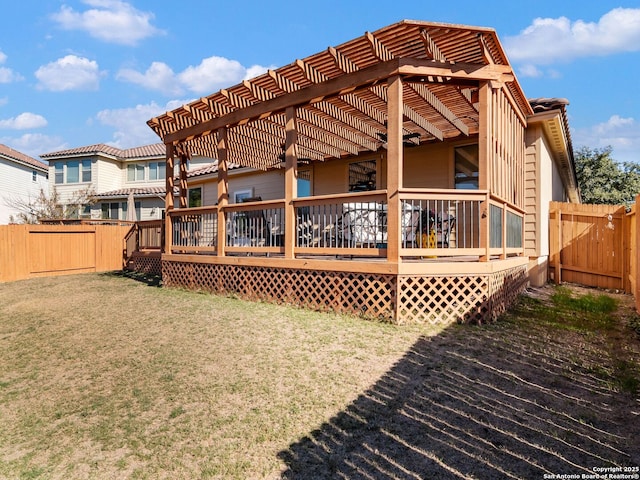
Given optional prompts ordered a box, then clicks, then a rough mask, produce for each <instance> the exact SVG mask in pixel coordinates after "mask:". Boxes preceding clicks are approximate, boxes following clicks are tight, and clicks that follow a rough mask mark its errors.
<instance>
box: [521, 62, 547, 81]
mask: <svg viewBox="0 0 640 480" xmlns="http://www.w3.org/2000/svg"><path fill="white" fill-rule="evenodd" d="M518 73H519V74H520V75H521V76H522V77H530V78H537V77H541V76H543V75H544V73H543V72H542V70H540V69H539V68H538V67H536V66H535V65H530V64H528V65H523V66H521V67H520V68H518Z"/></svg>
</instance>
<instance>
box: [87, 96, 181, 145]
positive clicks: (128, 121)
mask: <svg viewBox="0 0 640 480" xmlns="http://www.w3.org/2000/svg"><path fill="white" fill-rule="evenodd" d="M189 101H190V100H173V101H171V102H169V103H167V104H166V105H165V106H160V105H158V104H157V103H155V102H151V103H150V104H147V105H136V106H135V107H132V108H120V109H113V110H101V111H100V112H98V114H97V115H96V118H97V120H98V121H99V122H100V123H101V124H102V125H106V126H109V127H114V128H115V132H114V134H113V138H114V140H113V141H112V142H109V143H110V144H111V145H113V146H114V147H118V148H131V147H137V146H140V145H148V144H152V143H157V142H159V141H160V137H158V136H157V135H156V134H155V133H154V131H153V130H151V128H149V126H148V125H147V120H149V119H151V118H153V117H155V116H158V115H160V114H162V113H164V112H166V111H167V110H173V109H174V108H177V107H179V106H181V105H184V104H185V103H188V102H189Z"/></svg>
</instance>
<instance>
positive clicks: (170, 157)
mask: <svg viewBox="0 0 640 480" xmlns="http://www.w3.org/2000/svg"><path fill="white" fill-rule="evenodd" d="M532 113H533V112H532V110H531V107H530V105H529V103H528V102H527V100H526V98H525V96H524V94H523V92H522V90H521V88H520V86H519V84H518V82H517V81H516V79H515V76H514V73H513V70H512V68H511V66H510V65H509V63H508V61H507V58H506V56H505V54H504V51H503V49H502V47H501V45H500V42H499V40H498V38H497V35H496V33H495V31H494V30H493V29H489V28H479V27H468V26H460V25H448V24H440V23H429V22H421V21H409V20H405V21H401V22H399V23H396V24H393V25H390V26H388V27H385V28H382V29H380V30H377V31H375V32H372V33H369V32H367V33H365V34H364V35H363V36H361V37H358V38H356V39H354V40H351V41H348V42H346V43H344V44H342V45H339V46H337V47H329V48H327V49H326V50H325V51H322V52H320V53H317V54H315V55H312V56H310V57H307V58H305V59H303V60H296V61H295V62H293V63H291V64H289V65H287V66H284V67H281V68H278V69H276V70H270V71H268V72H267V73H265V74H263V75H261V76H259V77H257V78H254V79H251V80H245V81H243V82H242V83H240V84H238V85H235V86H233V87H230V88H227V89H223V90H220V91H219V92H216V93H214V94H212V95H209V96H207V97H203V98H201V99H199V100H197V101H194V102H192V103H190V104H187V105H184V106H182V107H180V108H177V109H175V110H173V111H170V112H167V113H165V114H163V115H161V116H159V117H156V118H153V119H151V120H149V122H148V124H149V126H150V127H151V128H152V129H153V130H154V131H155V132H156V133H157V134H158V135H159V136H160V138H161V139H162V140H163V142H164V143H165V144H166V147H167V155H166V156H167V172H168V175H167V192H168V193H167V199H166V208H167V212H169V211H170V210H171V209H172V208H173V206H174V198H173V194H172V192H173V191H174V178H173V176H172V175H171V174H170V173H171V172H173V171H174V170H173V167H174V158H176V157H177V158H178V160H179V162H180V169H179V171H180V177H179V178H180V182H179V183H180V189H179V191H180V203H179V204H180V207H181V208H182V207H186V206H187V203H186V192H187V185H186V163H187V162H186V160H187V159H188V158H189V156H191V155H203V156H208V157H211V158H216V159H218V162H219V172H218V206H219V207H222V209H223V208H224V207H225V206H226V205H227V203H228V177H227V164H228V162H233V163H236V164H240V165H243V166H248V167H254V168H258V169H264V170H266V169H270V168H280V166H281V165H280V158H282V154H283V152H284V159H285V162H284V168H285V225H286V226H287V231H286V235H285V257H286V258H293V256H294V254H293V249H294V233H295V232H294V228H295V226H294V225H295V221H294V209H293V205H292V202H291V200H292V199H294V198H296V195H297V192H296V177H297V165H298V161H297V160H298V158H304V159H305V160H306V161H311V162H317V161H324V160H327V159H331V158H341V157H346V156H355V155H360V154H362V153H366V152H375V151H377V150H379V149H381V148H386V149H387V159H388V168H387V179H386V180H387V204H388V212H389V217H388V228H389V232H388V246H387V248H388V250H387V259H388V261H389V262H397V261H399V255H398V244H399V239H400V233H399V227H398V225H399V221H398V220H399V219H398V215H399V214H398V212H399V211H400V210H399V196H398V191H399V189H401V188H402V185H403V178H402V161H403V160H402V157H403V141H404V142H414V143H420V144H422V143H426V142H436V141H447V140H451V139H456V138H463V137H468V136H476V135H477V138H478V144H479V165H480V166H479V182H480V189H488V190H491V191H492V192H493V193H495V194H496V195H498V196H499V197H501V198H503V199H505V201H506V202H509V203H511V204H513V205H515V206H518V207H521V206H522V200H521V196H522V192H521V190H523V189H522V188H521V185H515V186H514V185H511V180H510V178H509V176H510V174H511V172H509V168H508V167H509V165H508V164H509V163H510V161H511V160H510V159H511V158H512V157H515V158H516V160H518V159H517V157H518V156H520V153H519V147H518V146H516V147H514V146H513V144H514V143H517V142H518V141H520V138H518V137H519V136H520V132H521V131H523V129H524V127H525V126H526V117H527V116H528V115H531V114H532ZM510 136H511V137H514V138H513V139H510V138H508V137H510ZM505 159H506V160H507V161H505ZM516 163H517V162H516ZM511 167H513V165H511ZM515 181H516V182H520V181H519V180H515ZM166 226H167V232H170V228H171V224H170V221H169V216H168V215H167V225H166ZM485 231H486V229H485ZM217 235H218V244H219V245H222V244H223V241H224V236H225V225H224V216H223V215H220V216H219V219H218V230H217ZM166 237H167V238H168V239H169V238H170V237H171V235H170V234H167V235H166ZM484 243H485V244H488V239H486V240H485V242H484ZM487 248H488V247H487ZM218 255H224V251H223V249H220V250H219V251H218Z"/></svg>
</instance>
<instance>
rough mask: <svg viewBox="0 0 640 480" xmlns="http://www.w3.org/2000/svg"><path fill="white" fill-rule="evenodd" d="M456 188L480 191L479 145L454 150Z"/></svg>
mask: <svg viewBox="0 0 640 480" xmlns="http://www.w3.org/2000/svg"><path fill="white" fill-rule="evenodd" d="M454 159H455V165H456V166H455V168H456V173H455V175H456V176H455V187H456V188H457V189H460V190H477V189H478V176H479V175H478V174H479V172H478V163H479V160H478V145H466V146H464V147H457V148H456V149H455V150H454Z"/></svg>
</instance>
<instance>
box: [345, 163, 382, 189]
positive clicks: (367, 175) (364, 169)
mask: <svg viewBox="0 0 640 480" xmlns="http://www.w3.org/2000/svg"><path fill="white" fill-rule="evenodd" d="M375 189H376V161H375V160H365V161H363V162H354V163H350V164H349V191H350V192H363V191H367V190H375Z"/></svg>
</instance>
